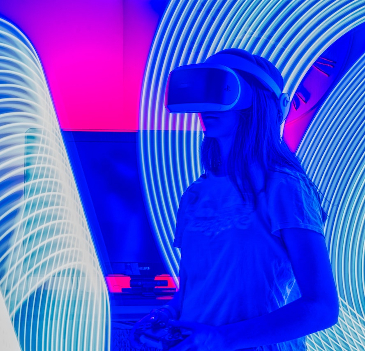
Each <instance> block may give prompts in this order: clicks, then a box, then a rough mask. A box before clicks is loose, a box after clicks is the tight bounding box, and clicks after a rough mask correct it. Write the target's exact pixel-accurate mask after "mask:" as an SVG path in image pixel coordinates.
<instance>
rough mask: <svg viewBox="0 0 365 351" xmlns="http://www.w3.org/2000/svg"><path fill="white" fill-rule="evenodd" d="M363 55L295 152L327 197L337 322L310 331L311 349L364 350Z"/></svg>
mask: <svg viewBox="0 0 365 351" xmlns="http://www.w3.org/2000/svg"><path fill="white" fill-rule="evenodd" d="M364 101H365V54H364V55H363V56H362V57H360V58H359V60H358V61H357V62H356V63H355V64H354V65H353V66H352V67H351V69H350V70H349V71H348V72H347V73H346V75H345V76H344V77H343V78H342V79H341V81H340V82H339V83H338V84H337V85H336V87H335V88H334V89H333V91H332V92H331V94H330V96H329V97H328V98H327V99H326V101H325V102H324V104H323V105H322V107H321V108H320V110H319V111H318V112H317V114H316V117H315V118H314V120H313V121H312V123H311V125H310V127H309V128H308V130H307V132H306V134H305V136H304V138H303V140H302V142H301V144H300V145H299V148H298V151H297V154H298V156H299V157H300V158H302V159H303V166H304V167H305V169H306V170H307V172H308V175H309V176H310V178H311V179H312V180H313V181H314V182H315V183H316V184H317V185H318V187H319V189H320V190H321V191H322V192H323V194H324V196H325V198H327V199H328V200H329V203H327V208H326V204H325V206H324V207H325V208H326V211H328V213H329V217H328V219H327V223H326V229H325V230H326V241H327V247H328V248H329V254H330V259H331V264H332V270H333V274H334V277H335V281H336V285H337V287H338V292H339V297H340V306H341V308H340V317H339V322H338V324H337V325H335V326H334V327H333V328H330V329H327V330H325V331H323V332H321V333H316V334H313V335H311V336H310V337H309V338H310V340H311V343H310V346H311V347H312V348H313V349H315V350H323V349H327V350H364V349H365V318H364V316H365V152H364V151H365V146H364V145H365V133H364V130H365V105H364Z"/></svg>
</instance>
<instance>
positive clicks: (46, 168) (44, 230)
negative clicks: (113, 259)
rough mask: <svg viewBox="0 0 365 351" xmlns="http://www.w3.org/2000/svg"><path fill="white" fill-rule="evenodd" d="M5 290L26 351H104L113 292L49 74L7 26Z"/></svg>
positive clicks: (3, 53) (0, 182) (1, 205)
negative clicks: (66, 143)
mask: <svg viewBox="0 0 365 351" xmlns="http://www.w3.org/2000/svg"><path fill="white" fill-rule="evenodd" d="M0 290H1V293H2V296H3V298H4V301H5V306H6V309H7V311H8V314H9V317H10V320H11V323H12V325H13V328H14V330H15V333H16V335H17V338H18V342H19V345H20V346H21V349H22V350H98V351H99V350H105V349H106V348H109V344H110V341H109V339H110V337H109V334H110V332H109V328H110V311H109V300H108V294H107V289H106V285H105V282H104V279H103V276H102V272H101V270H100V266H99V262H98V258H97V256H96V252H95V249H94V245H93V242H92V239H91V236H90V232H89V229H88V226H87V222H86V218H85V215H84V212H83V209H82V205H81V202H80V198H79V194H78V191H77V188H76V184H75V181H74V178H73V174H72V170H71V167H70V163H69V160H68V157H67V153H66V150H65V147H64V144H63V140H62V136H61V132H60V128H59V125H58V122H57V117H56V114H55V111H54V106H53V104H52V100H51V97H50V94H49V90H48V86H47V82H46V79H45V76H44V72H43V69H42V65H41V63H40V60H39V58H38V56H37V54H36V51H35V49H34V48H33V47H32V45H31V44H30V42H29V41H28V39H27V38H26V37H25V36H24V35H23V34H22V33H21V32H20V31H19V30H18V29H17V28H15V27H14V26H13V25H11V24H10V23H8V22H7V21H5V20H2V19H0Z"/></svg>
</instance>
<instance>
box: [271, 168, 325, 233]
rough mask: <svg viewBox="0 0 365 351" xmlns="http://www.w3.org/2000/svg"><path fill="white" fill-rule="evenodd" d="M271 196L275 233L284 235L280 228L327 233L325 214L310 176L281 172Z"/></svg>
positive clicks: (272, 184) (274, 182) (273, 179)
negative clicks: (325, 229) (306, 177)
mask: <svg viewBox="0 0 365 351" xmlns="http://www.w3.org/2000/svg"><path fill="white" fill-rule="evenodd" d="M268 198H269V199H268V212H269V217H270V222H271V233H272V234H274V235H276V236H278V237H280V229H284V228H305V229H310V230H313V231H316V232H318V233H320V234H322V235H323V236H324V221H325V217H324V213H323V210H322V207H321V204H320V202H319V200H318V198H317V196H316V194H315V192H314V189H313V188H312V187H311V186H310V184H309V181H308V179H303V178H302V177H301V176H300V175H298V177H296V176H294V175H289V174H285V173H277V174H276V175H275V176H274V177H273V178H272V179H271V183H270V188H269V196H268Z"/></svg>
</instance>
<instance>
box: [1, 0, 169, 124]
mask: <svg viewBox="0 0 365 351" xmlns="http://www.w3.org/2000/svg"><path fill="white" fill-rule="evenodd" d="M153 3H156V1H155V2H154V1H149V0H103V1H101V0H52V1H50V0H1V2H0V17H3V18H5V19H7V20H9V21H11V22H12V23H13V24H14V25H16V26H17V27H18V28H20V29H21V30H22V31H23V33H24V34H26V35H27V36H28V38H29V39H30V41H31V42H32V44H33V46H34V47H35V49H36V50H37V52H38V55H39V57H40V59H41V62H42V64H43V68H44V71H45V74H46V77H47V80H48V84H49V87H50V91H51V94H52V97H53V101H54V104H55V108H56V112H57V115H58V118H59V122H60V126H61V128H62V129H63V130H87V131H100V130H114V131H136V130H138V110H139V100H140V89H141V85H142V78H143V74H144V68H145V63H146V60H147V56H148V53H149V48H150V46H151V43H152V40H153V36H154V33H155V31H156V29H157V26H158V22H159V19H160V16H161V15H162V13H161V12H162V11H163V9H161V8H156V5H155V6H154V5H153ZM162 3H163V1H162Z"/></svg>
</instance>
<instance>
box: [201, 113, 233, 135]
mask: <svg viewBox="0 0 365 351" xmlns="http://www.w3.org/2000/svg"><path fill="white" fill-rule="evenodd" d="M198 115H199V120H200V124H201V125H202V128H203V131H204V135H205V136H207V137H209V138H220V137H223V138H224V137H228V136H231V135H232V134H233V132H234V131H235V130H236V127H237V126H238V122H239V118H240V114H239V111H235V110H231V111H219V112H218V111H209V112H200V113H199V114H198Z"/></svg>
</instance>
